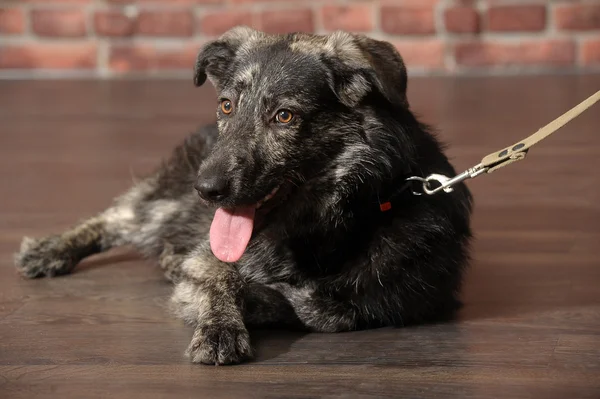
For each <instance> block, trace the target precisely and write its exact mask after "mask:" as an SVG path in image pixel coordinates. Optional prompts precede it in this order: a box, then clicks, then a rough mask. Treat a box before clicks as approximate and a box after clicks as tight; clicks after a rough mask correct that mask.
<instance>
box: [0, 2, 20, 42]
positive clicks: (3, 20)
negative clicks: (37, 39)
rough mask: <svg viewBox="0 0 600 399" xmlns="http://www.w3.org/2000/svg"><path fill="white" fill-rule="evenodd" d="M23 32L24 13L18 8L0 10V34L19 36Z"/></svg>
mask: <svg viewBox="0 0 600 399" xmlns="http://www.w3.org/2000/svg"><path fill="white" fill-rule="evenodd" d="M23 32H25V13H24V12H23V10H21V9H18V8H0V33H3V34H11V35H14V34H19V33H23Z"/></svg>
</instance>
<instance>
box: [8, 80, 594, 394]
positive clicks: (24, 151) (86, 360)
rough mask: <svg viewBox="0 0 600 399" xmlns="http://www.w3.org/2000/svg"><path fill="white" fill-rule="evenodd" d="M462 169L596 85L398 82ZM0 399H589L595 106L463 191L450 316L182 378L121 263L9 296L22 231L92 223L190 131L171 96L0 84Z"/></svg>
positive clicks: (183, 367)
mask: <svg viewBox="0 0 600 399" xmlns="http://www.w3.org/2000/svg"><path fill="white" fill-rule="evenodd" d="M409 86H410V88H409V90H410V97H409V98H410V99H411V102H412V106H413V108H414V109H415V110H416V111H417V112H418V113H419V114H420V115H422V117H423V119H424V120H425V121H426V122H429V123H432V124H434V125H436V126H438V128H439V130H440V136H441V138H442V139H443V140H444V141H446V142H447V143H448V144H450V147H449V150H448V151H449V154H450V156H451V157H452V158H453V160H454V163H455V165H456V166H457V168H459V169H463V168H466V167H469V166H472V165H473V164H475V163H477V162H478V161H479V159H480V158H481V157H482V156H484V155H486V154H487V153H490V152H492V151H495V150H497V149H498V148H501V147H503V146H505V145H508V144H510V143H512V142H514V141H517V140H519V139H520V138H522V137H524V136H526V135H529V134H530V133H532V132H534V131H535V130H537V129H538V128H539V127H541V126H542V125H544V124H546V123H547V122H549V121H550V120H552V119H553V118H555V117H556V116H558V115H559V114H561V113H562V112H564V111H566V110H567V109H568V108H570V107H572V106H573V105H575V104H577V103H578V102H579V101H581V100H583V99H584V98H585V97H587V96H588V95H590V94H591V93H592V92H593V91H595V90H597V89H598V88H600V76H598V75H588V76H540V77H511V78H429V79H414V80H413V81H411V84H410V85H409ZM0 92H1V93H2V95H1V96H0V397H2V398H54V397H86V398H96V397H103V398H104V397H113V398H136V397H144V398H162V397H165V396H174V395H177V396H184V397H187V396H190V397H191V396H193V397H205V396H206V397H215V398H220V397H223V398H230V397H236V396H243V397H286V398H314V397H331V398H333V397H336V398H339V397H365V398H366V397H424V398H434V397H448V398H454V397H456V398H500V397H510V398H561V399H562V398H570V397H573V398H598V397H600V377H599V376H600V290H599V289H598V287H599V286H600V246H599V245H598V243H599V242H600V225H599V223H598V221H599V220H600V214H599V213H600V208H599V206H598V204H599V203H600V185H599V183H600V182H599V181H598V178H597V170H598V168H599V167H600V158H598V155H597V154H598V153H599V151H600V136H599V135H598V128H599V126H600V111H599V110H598V108H595V109H592V110H590V111H588V112H587V113H585V114H583V115H582V116H581V117H580V118H579V119H577V120H576V121H574V122H573V123H571V124H569V125H567V126H566V127H565V128H564V129H563V130H562V131H561V132H560V133H558V134H557V135H556V136H553V137H552V138H550V139H549V140H547V141H546V142H544V143H542V144H540V145H539V146H538V147H536V148H534V149H532V150H531V152H530V155H529V156H528V158H527V160H525V161H523V162H521V163H518V164H515V165H514V166H510V167H508V168H506V169H502V170H501V171H498V172H496V173H494V174H492V175H489V176H484V177H480V178H478V179H477V180H474V181H472V182H469V185H470V187H471V188H472V190H473V193H474V195H475V199H476V209H475V215H474V220H473V224H474V229H475V233H476V236H477V240H476V242H475V246H474V254H473V264H472V267H471V269H470V271H469V273H468V276H467V279H466V281H465V286H464V294H463V298H464V302H465V307H464V309H463V310H462V311H461V313H460V315H459V318H458V319H457V320H456V321H454V322H452V323H446V324H439V325H427V326H418V327H411V328H405V329H388V328H385V329H378V330H373V331H362V332H356V333H347V334H333V335H332V334H299V333H292V332H282V331H256V332H253V339H254V341H255V343H256V346H257V351H258V358H257V359H256V361H254V362H252V363H249V364H245V365H240V366H234V367H206V366H195V365H191V364H188V362H187V361H186V359H185V358H183V356H182V353H183V350H184V349H185V347H186V346H187V344H188V341H189V339H190V335H191V331H190V330H189V329H187V328H185V327H183V326H182V325H181V324H180V322H178V321H177V320H176V319H175V318H174V317H172V316H171V315H170V314H169V311H168V308H167V303H166V301H167V299H168V295H169V292H170V286H169V285H168V284H167V283H165V282H164V281H163V280H162V277H161V273H160V272H159V271H158V270H157V268H156V267H154V265H153V264H152V262H150V261H144V260H141V259H140V258H139V257H138V256H137V255H136V254H134V253H131V252H129V251H128V250H127V249H120V250H117V251H114V252H111V253H108V254H103V255H99V256H95V257H93V258H90V259H88V260H86V261H85V262H84V263H83V264H82V265H81V267H79V268H78V269H77V271H76V273H74V274H72V275H70V276H67V277H64V278H57V279H45V280H36V281H25V280H22V279H20V278H19V277H18V276H17V275H16V273H15V272H14V270H13V266H12V259H11V256H12V253H13V252H14V251H15V250H16V249H17V247H18V244H19V242H20V239H21V237H22V236H23V235H35V236H37V235H43V234H48V233H51V232H54V231H57V230H61V229H64V228H66V227H67V226H69V225H71V224H73V223H75V222H76V221H77V220H79V219H80V218H84V217H86V216H89V215H90V214H92V213H95V212H98V211H100V210H102V209H103V208H104V207H106V206H107V204H108V203H109V201H110V200H111V199H112V198H113V197H114V196H115V195H117V194H119V193H120V192H121V191H122V190H124V189H125V188H127V187H128V186H129V184H130V183H131V181H132V179H135V176H140V175H143V174H145V173H147V172H149V171H151V170H152V168H153V167H154V166H155V165H156V164H157V162H158V161H159V160H160V158H161V157H163V156H165V155H166V154H168V152H169V151H170V149H171V147H172V146H173V145H175V144H176V143H177V142H178V141H179V140H181V139H182V138H183V137H184V136H185V135H186V134H187V133H188V132H190V131H192V130H193V129H194V128H195V127H196V126H197V125H198V124H201V123H205V122H208V121H211V120H212V118H213V114H214V98H213V95H214V92H213V91H212V89H210V88H208V87H205V88H201V89H195V88H193V86H192V85H191V83H190V82H181V81H155V82H142V81H137V82H136V81H122V82H99V81H80V82H77V81H61V82H46V81H35V82H34V81H26V82H1V83H0Z"/></svg>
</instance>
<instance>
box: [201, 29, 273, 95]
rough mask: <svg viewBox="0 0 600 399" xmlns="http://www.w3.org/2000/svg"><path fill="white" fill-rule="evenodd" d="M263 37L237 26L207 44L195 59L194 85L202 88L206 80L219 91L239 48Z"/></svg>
mask: <svg viewBox="0 0 600 399" xmlns="http://www.w3.org/2000/svg"><path fill="white" fill-rule="evenodd" d="M263 35H264V34H263V33H261V32H259V31H256V30H254V29H252V28H249V27H246V26H238V27H235V28H233V29H230V30H229V31H227V32H225V33H224V34H223V35H222V36H221V37H219V38H218V39H217V40H214V41H212V42H209V43H207V44H206V45H205V46H204V47H203V48H202V49H201V50H200V52H199V53H198V57H197V58H196V64H195V66H194V85H196V86H197V87H199V86H202V85H203V84H204V82H206V79H207V78H208V79H209V80H210V82H211V83H212V84H213V85H214V86H215V87H216V88H217V89H219V88H220V87H221V86H222V84H223V82H224V81H225V80H226V79H227V77H228V75H229V73H230V72H231V70H230V68H231V66H232V63H233V59H234V58H235V55H236V53H237V51H238V50H239V48H240V47H241V46H242V45H244V44H245V43H247V42H249V41H252V40H257V39H259V38H260V37H261V36H263Z"/></svg>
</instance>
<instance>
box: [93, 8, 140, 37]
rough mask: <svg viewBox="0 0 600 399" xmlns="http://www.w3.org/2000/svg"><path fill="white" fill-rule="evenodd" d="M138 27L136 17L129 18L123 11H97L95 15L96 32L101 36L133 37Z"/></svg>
mask: <svg viewBox="0 0 600 399" xmlns="http://www.w3.org/2000/svg"><path fill="white" fill-rule="evenodd" d="M136 25H137V18H136V17H128V16H127V15H125V14H124V13H123V12H121V11H97V12H96V13H95V14H94V30H95V31H96V34H98V35H99V36H117V37H119V36H120V37H122V36H131V35H133V34H134V32H135V30H136Z"/></svg>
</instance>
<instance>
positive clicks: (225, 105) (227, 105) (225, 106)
mask: <svg viewBox="0 0 600 399" xmlns="http://www.w3.org/2000/svg"><path fill="white" fill-rule="evenodd" d="M221 111H223V113H224V114H227V115H229V114H230V113H231V111H233V104H231V101H229V100H223V101H221Z"/></svg>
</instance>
